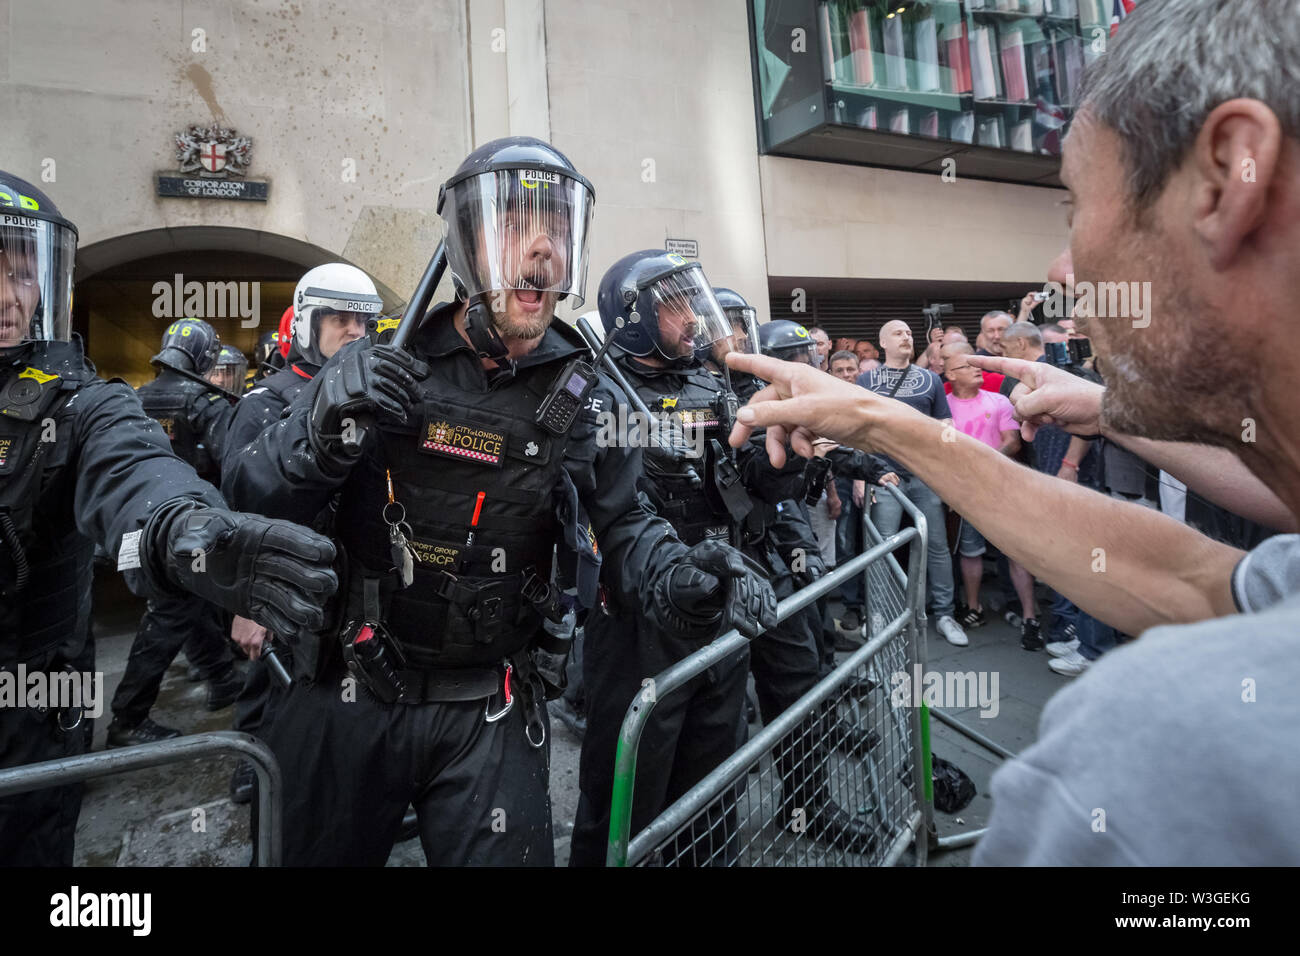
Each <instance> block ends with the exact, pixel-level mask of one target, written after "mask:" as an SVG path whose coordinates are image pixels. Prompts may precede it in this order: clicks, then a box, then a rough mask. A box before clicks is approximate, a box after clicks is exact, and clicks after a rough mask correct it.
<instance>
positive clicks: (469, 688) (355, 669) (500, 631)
mask: <svg viewBox="0 0 1300 956" xmlns="http://www.w3.org/2000/svg"><path fill="white" fill-rule="evenodd" d="M431 591H432V594H433V595H434V596H436V597H438V598H440V599H441V600H442V601H444V602H445V607H446V617H445V619H444V621H443V622H442V623H441V625H440V626H438V625H436V624H435V622H430V625H431V626H430V631H432V632H434V633H435V634H436V635H437V636H438V637H440V638H442V639H443V640H441V641H437V640H435V641H431V642H430V645H431V646H419V645H415V644H412V643H411V642H410V641H406V642H403V641H400V640H398V639H397V638H396V637H394V636H393V635H392V633H391V630H390V628H389V627H388V626H387V625H386V624H385V621H387V620H388V613H387V604H388V602H387V601H384V600H383V599H382V597H381V578H379V577H375V576H371V575H366V576H363V577H362V579H361V606H360V608H356V607H355V602H354V601H350V602H349V604H350V605H352V606H351V607H349V611H350V612H351V613H350V614H349V618H348V619H349V623H348V624H347V625H346V626H345V627H344V628H343V630H342V631H341V632H340V634H339V640H340V646H341V648H342V652H343V660H344V663H345V664H346V665H347V667H348V670H349V671H350V672H351V673H352V674H353V676H354V677H356V679H357V680H358V681H359V682H360V683H361V684H362V685H363V686H365V687H367V688H368V689H369V690H370V691H371V693H373V694H374V695H375V696H376V697H377V698H379V699H380V700H382V701H384V702H386V703H394V702H400V703H430V702H435V701H465V700H477V699H479V698H483V697H488V696H491V695H493V694H495V693H496V692H497V690H498V687H499V685H500V682H501V677H500V666H499V664H498V662H500V661H502V660H505V661H508V662H511V665H512V667H513V669H514V671H515V672H516V673H519V674H530V675H533V676H535V677H537V680H538V681H539V689H538V691H537V696H538V699H539V700H543V699H549V698H551V697H554V696H558V695H559V693H560V692H561V691H562V688H559V689H557V688H555V687H554V686H553V685H551V684H550V682H549V681H543V680H542V679H541V678H540V675H536V672H535V668H534V667H533V666H532V664H531V659H530V658H529V653H528V652H529V650H530V649H531V648H534V647H537V648H541V649H543V650H545V651H547V652H549V653H552V654H558V655H567V653H568V650H569V647H570V646H571V644H572V638H571V636H569V637H563V638H562V637H559V636H557V635H553V634H551V633H550V632H548V631H547V630H546V629H545V628H544V627H543V626H542V620H543V619H547V620H551V621H554V622H557V623H559V622H562V621H563V620H564V618H565V614H566V610H567V609H566V608H565V606H564V604H563V602H562V601H561V599H560V595H559V592H558V591H557V590H556V589H555V588H554V587H553V586H552V585H551V584H550V583H549V582H548V581H545V580H543V579H542V577H541V576H540V575H539V574H538V573H537V571H536V569H535V568H532V567H529V568H526V569H525V570H524V571H522V572H519V573H516V574H513V575H505V576H502V577H498V578H492V579H488V580H486V581H484V580H483V579H478V580H476V581H474V582H473V583H470V582H467V581H464V580H462V579H461V578H459V577H457V576H456V575H454V574H451V573H450V572H446V571H444V572H440V573H439V576H438V579H437V581H436V583H434V584H433V585H432V588H431ZM353 593H354V594H355V589H353ZM388 597H390V598H391V592H390V593H389V595H388ZM358 611H359V613H357V612H358ZM452 625H455V627H453V626H452ZM453 630H456V631H457V632H458V633H461V634H462V636H464V635H465V634H468V635H469V636H470V637H471V638H472V642H473V643H472V644H471V645H466V644H464V643H461V644H456V645H451V646H448V644H449V643H450V638H449V635H450V634H451V632H452V631H453ZM435 643H436V644H440V645H441V646H437V647H435V646H432V645H433V644H435ZM507 696H509V695H508V694H507ZM502 716H504V715H502ZM498 719H499V718H498ZM530 739H531V738H530Z"/></svg>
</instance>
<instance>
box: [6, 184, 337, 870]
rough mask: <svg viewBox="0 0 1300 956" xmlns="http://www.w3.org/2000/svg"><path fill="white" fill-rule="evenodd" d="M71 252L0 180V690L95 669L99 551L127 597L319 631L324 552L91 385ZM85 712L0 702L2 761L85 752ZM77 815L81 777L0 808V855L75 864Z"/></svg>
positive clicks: (33, 204)
mask: <svg viewBox="0 0 1300 956" xmlns="http://www.w3.org/2000/svg"><path fill="white" fill-rule="evenodd" d="M76 250H77V231H76V228H75V227H74V226H73V225H72V223H70V222H68V221H67V220H66V219H64V218H63V217H62V216H61V215H60V214H59V211H58V209H57V208H56V207H55V206H54V204H53V203H52V202H50V200H49V198H48V197H46V196H45V195H44V194H43V193H42V192H41V191H40V190H38V189H36V188H35V187H34V186H32V185H31V184H30V183H27V182H24V181H22V180H20V179H17V178H16V177H13V176H11V175H9V174H8V173H0V672H3V673H0V681H6V682H8V681H10V680H11V679H12V678H14V677H15V676H16V675H17V674H19V673H22V672H24V671H25V673H26V675H27V677H28V678H29V679H30V678H31V677H32V676H33V675H36V674H40V675H43V676H44V678H45V680H46V681H50V680H51V679H52V678H53V677H54V676H55V675H56V674H59V673H62V672H64V671H65V670H67V669H68V664H69V662H72V661H77V662H78V663H79V664H81V662H83V661H85V662H86V663H84V664H81V666H83V667H86V668H88V669H93V666H94V665H93V662H92V661H93V650H92V649H90V648H89V647H87V646H86V640H87V636H88V634H89V628H90V586H91V559H92V556H93V554H94V549H95V547H96V546H99V547H101V548H102V549H103V550H104V551H105V552H107V553H108V554H111V555H114V556H115V557H116V559H117V567H118V570H120V571H122V572H123V573H124V576H125V578H126V581H127V584H128V585H129V586H130V587H131V589H132V590H133V591H135V592H136V593H137V594H141V595H145V596H148V597H159V596H163V595H178V594H185V593H188V594H190V595H193V596H194V597H195V598H197V599H201V600H205V601H210V602H212V603H213V604H216V605H218V606H220V607H223V608H225V609H227V610H230V611H234V612H237V613H241V614H248V615H249V616H251V617H253V618H254V619H256V620H260V621H262V622H263V623H264V624H267V625H269V626H271V627H274V628H275V629H276V630H277V631H279V630H281V629H283V631H284V632H285V633H294V632H296V631H297V630H298V628H300V627H303V628H313V627H318V626H319V625H320V622H321V620H322V617H323V615H322V613H321V611H320V606H321V604H322V603H323V602H324V600H325V599H326V598H327V597H328V596H329V595H330V594H332V593H333V591H334V589H335V587H336V584H337V579H336V578H335V576H334V573H333V571H332V570H330V563H331V561H332V560H333V557H334V549H333V546H332V545H331V544H330V542H329V541H328V540H326V539H324V538H321V537H320V536H318V535H315V534H313V533H311V532H309V531H307V530H306V529H304V528H299V527H297V526H295V525H291V524H289V523H287V522H283V521H270V520H267V519H265V518H261V517H259V516H257V515H242V514H236V513H234V512H231V511H229V510H227V508H226V506H225V503H224V502H223V501H222V500H221V496H220V495H219V494H218V493H217V490H216V489H215V488H213V487H212V486H211V485H209V484H207V483H206V482H204V481H202V480H201V479H200V478H199V477H198V476H197V475H196V474H195V473H194V469H193V468H192V467H190V466H189V465H188V464H186V463H185V462H183V461H181V460H180V459H179V458H177V457H176V456H175V455H174V454H172V449H171V442H170V441H169V439H168V438H167V435H166V434H165V433H164V432H163V430H162V428H160V427H159V425H158V423H157V422H156V421H154V420H153V419H151V418H150V417H149V416H148V415H146V414H145V411H144V409H143V408H142V407H141V405H140V400H139V398H138V397H137V396H136V394H135V392H134V391H132V390H131V389H130V388H129V387H128V386H126V385H124V384H122V383H120V382H105V381H103V380H102V379H100V378H98V377H97V376H96V375H95V369H94V366H93V365H91V364H90V362H89V361H88V360H87V359H86V357H85V355H84V353H83V351H82V348H81V342H80V340H79V339H75V338H73V336H72V334H71V312H70V305H71V299H72V270H73V262H74V260H75V257H76ZM196 556H201V559H202V560H199V559H198V557H196ZM20 669H21V670H20ZM87 676H88V675H87ZM83 719H84V717H83V715H82V714H81V713H80V711H79V710H78V709H77V708H76V707H74V706H70V705H67V704H66V702H63V703H60V704H58V705H57V706H49V707H43V706H41V707H38V706H17V707H3V708H0V767H6V768H7V767H15V766H19V765H21V764H27V763H34V762H37V761H42V760H52V759H55V758H59V757H65V756H73V755H75V754H78V753H81V752H82V751H83V749H84V748H85V745H86V739H87V735H86V734H85V733H84V728H82V727H79V726H78V724H79V723H80V721H81V720H83ZM80 807H81V786H80V785H72V786H66V787H52V788H46V789H44V790H37V791H32V792H29V793H23V794H17V795H14V796H9V797H3V798H0V861H3V862H4V863H6V864H10V865H18V866H23V865H26V866H37V865H45V866H52V865H60V866H71V865H72V850H73V835H74V833H75V830H76V822H77V814H78V812H79V810H80Z"/></svg>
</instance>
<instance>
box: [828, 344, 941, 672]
mask: <svg viewBox="0 0 1300 956" xmlns="http://www.w3.org/2000/svg"><path fill="white" fill-rule="evenodd" d="M880 347H881V349H882V350H883V351H884V353H885V364H884V365H882V366H881V367H880V368H876V369H872V370H870V371H867V372H863V373H862V374H861V375H859V376H858V379H857V381H858V384H859V385H861V386H862V387H864V388H866V389H868V390H869V391H872V392H875V393H876V394H877V395H884V396H886V397H888V398H893V399H895V400H897V401H900V402H903V403H905V404H907V405H910V406H912V407H913V408H915V409H917V410H918V411H920V412H923V413H925V414H926V415H929V416H930V417H931V418H937V419H939V420H940V421H942V422H944V423H945V424H951V423H952V413H951V412H950V411H949V410H948V399H947V397H946V396H945V395H944V390H943V382H942V381H941V380H940V379H939V376H938V375H935V374H934V373H933V372H930V371H927V370H926V369H923V368H919V367H917V366H915V365H913V364H912V354H913V351H912V350H913V347H914V346H913V342H912V330H911V329H910V328H909V327H908V325H907V323H906V322H904V321H903V320H902V319H894V320H893V321H892V322H886V323H885V324H884V326H883V327H882V328H881V330H880ZM882 457H883V456H882ZM886 465H887V466H888V468H889V470H890V471H892V472H894V473H895V474H896V475H898V478H899V482H898V490H899V491H901V492H902V493H903V494H904V495H905V496H906V497H907V499H908V500H909V501H911V502H912V504H914V505H916V506H917V507H918V508H919V509H921V513H922V514H924V515H925V520H926V526H927V535H928V539H929V540H928V545H927V548H926V559H927V564H928V571H927V581H928V583H929V588H930V605H931V611H932V613H933V616H934V621H935V629H936V630H937V631H938V632H939V633H940V634H941V635H942V636H943V638H944V640H946V641H947V642H948V643H949V644H954V645H956V646H957V647H964V646H965V645H966V643H967V640H966V632H965V631H963V630H962V628H961V625H960V624H958V623H957V619H956V618H955V617H954V616H953V612H954V611H955V610H956V604H955V595H954V592H953V579H952V559H951V552H950V551H949V550H948V532H947V528H946V524H945V521H944V516H943V503H942V502H941V501H940V500H939V496H938V495H936V494H935V493H934V492H933V491H931V490H930V488H929V487H928V486H927V485H926V484H925V482H923V481H921V479H920V478H917V477H916V476H915V475H913V474H912V473H911V472H909V471H908V470H907V469H905V468H903V467H902V466H901V465H899V464H898V463H897V462H896V461H893V460H892V459H887V460H886ZM860 494H861V495H862V496H863V497H865V490H861V491H860V489H859V488H857V487H856V486H855V487H854V489H853V496H854V499H855V500H858V498H859V495H860ZM902 520H903V506H902V505H901V504H900V503H899V502H898V500H897V499H896V498H895V497H894V496H893V495H892V494H889V493H887V492H886V493H884V494H881V495H878V496H877V500H876V503H875V504H873V505H872V506H871V521H872V523H873V524H875V526H876V527H877V528H878V529H879V530H880V533H881V534H883V535H885V536H886V537H888V536H889V535H891V534H893V533H894V532H895V531H897V530H898V528H899V525H900V524H902ZM845 603H846V604H847V603H848V601H847V599H846V601H845Z"/></svg>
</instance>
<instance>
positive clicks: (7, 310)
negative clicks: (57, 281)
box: [0, 246, 41, 348]
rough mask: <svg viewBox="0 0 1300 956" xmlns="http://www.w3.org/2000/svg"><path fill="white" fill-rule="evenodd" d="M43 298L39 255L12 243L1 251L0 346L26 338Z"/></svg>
mask: <svg viewBox="0 0 1300 956" xmlns="http://www.w3.org/2000/svg"><path fill="white" fill-rule="evenodd" d="M40 299H41V286H40V283H39V282H38V281H37V276H36V256H35V255H33V254H32V253H31V252H30V251H28V250H24V249H21V248H16V247H13V246H10V247H8V248H5V249H3V250H0V348H8V347H9V346H12V345H17V344H18V343H19V342H21V341H22V340H23V339H24V338H26V336H27V331H28V329H29V328H30V327H31V322H32V316H34V315H35V314H36V305H37V303H38V302H40Z"/></svg>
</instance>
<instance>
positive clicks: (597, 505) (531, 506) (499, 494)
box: [228, 137, 772, 865]
mask: <svg viewBox="0 0 1300 956" xmlns="http://www.w3.org/2000/svg"><path fill="white" fill-rule="evenodd" d="M593 199H594V197H593V193H592V189H591V185H590V183H588V182H587V180H586V179H585V178H584V177H583V176H582V175H581V174H580V173H579V172H578V171H577V170H576V169H575V168H574V167H573V165H572V164H571V163H570V162H569V160H568V159H567V158H565V157H564V156H563V155H562V154H561V153H560V152H558V151H557V150H555V149H554V148H553V147H551V146H549V145H548V144H546V143H543V142H541V141H539V140H536V139H531V138H525V137H512V138H508V139H502V140H496V141H493V142H490V143H487V144H485V145H483V146H481V147H479V148H478V149H476V150H475V151H474V152H473V153H471V154H470V155H469V156H468V157H467V158H466V160H465V161H464V162H463V163H462V164H461V166H460V167H459V168H458V169H457V170H456V172H455V173H454V174H453V175H452V177H451V178H450V179H449V180H447V182H446V183H445V184H444V186H443V188H442V190H441V192H440V194H439V203H438V211H439V212H440V213H441V215H442V217H443V219H444V220H445V221H446V223H447V236H446V248H447V259H448V264H449V267H450V269H451V271H452V273H453V277H454V279H455V281H456V285H457V289H458V299H457V301H455V302H452V303H448V304H443V305H440V306H438V307H436V308H435V309H433V311H432V312H431V313H430V314H429V315H428V316H426V317H425V319H424V322H423V325H422V327H421V328H420V329H419V330H418V331H417V332H416V333H415V335H414V337H413V338H412V340H411V343H410V352H409V353H408V352H404V351H398V350H395V349H393V348H391V347H388V346H383V345H369V344H366V343H355V344H352V345H348V346H346V347H344V348H343V349H341V350H340V351H339V352H338V354H337V355H335V356H334V358H333V359H331V360H330V361H329V362H328V363H327V364H326V365H325V367H324V368H323V369H322V371H321V373H320V374H319V375H317V376H316V378H315V379H313V380H312V382H311V383H310V384H309V385H308V386H307V387H306V388H305V389H303V391H302V393H301V394H300V395H299V396H298V398H297V399H296V400H295V402H294V404H293V406H292V407H291V409H290V411H289V415H288V417H287V418H285V419H284V420H283V421H282V422H281V423H280V424H279V425H277V426H276V427H275V428H272V429H268V430H267V431H264V432H263V433H262V434H261V436H260V437H259V439H258V441H257V442H256V443H255V444H254V448H253V450H254V451H255V452H256V453H250V454H248V455H244V456H241V458H240V461H239V463H238V465H237V467H236V469H235V470H234V471H233V472H232V474H231V475H230V479H231V480H230V482H229V483H228V490H229V493H230V494H231V496H232V500H235V501H239V502H240V503H241V504H242V505H243V506H246V507H251V508H255V509H257V510H265V511H266V512H268V513H272V512H276V513H280V514H284V515H288V514H295V515H297V516H298V517H299V518H301V519H303V520H310V519H311V517H312V516H313V515H314V514H315V513H316V512H318V511H319V510H320V508H321V507H322V506H323V505H324V503H325V502H326V501H327V500H328V498H329V497H330V495H331V494H333V493H334V492H335V491H336V490H338V491H339V497H338V515H337V520H336V524H335V529H336V530H335V535H336V539H337V541H338V543H339V544H340V546H341V550H342V552H343V553H344V554H345V555H346V559H347V579H348V580H347V585H346V589H345V596H344V600H343V602H342V603H343V605H344V606H343V608H342V609H341V610H342V613H341V614H340V616H339V619H338V621H337V623H336V625H335V626H334V627H332V628H331V629H329V630H327V631H326V632H325V633H324V634H323V635H322V638H321V640H320V641H319V642H318V643H317V644H316V645H315V646H310V645H307V644H306V643H304V642H300V643H299V645H298V646H297V647H295V649H294V665H295V670H296V671H297V672H298V673H299V674H300V675H301V676H302V677H303V679H301V680H295V682H294V686H293V687H292V688H291V689H290V691H289V693H288V695H287V697H286V699H285V700H284V702H283V703H282V705H281V707H280V710H279V712H278V713H277V715H276V719H275V722H274V724H273V725H272V726H271V728H270V731H269V735H268V742H269V743H270V745H271V747H272V749H273V750H274V751H275V753H276V756H277V757H278V758H279V760H280V764H281V767H282V768H283V770H284V777H285V786H286V797H285V799H286V804H285V860H286V862H288V863H290V864H298V865H301V864H329V863H354V864H370V865H382V864H383V863H384V861H385V860H386V859H387V857H388V854H389V852H390V850H391V848H392V844H393V839H394V836H395V835H396V833H397V831H398V828H399V826H400V824H401V819H402V815H403V812H404V811H405V810H406V808H407V806H408V805H409V804H411V803H413V804H414V805H415V808H416V811H417V813H418V816H419V825H420V839H421V843H422V844H423V847H424V852H425V855H426V857H427V858H428V860H429V862H430V863H431V864H443V865H446V864H463V863H472V864H512V865H523V864H528V865H549V864H550V863H552V861H553V842H552V832H551V814H550V801H549V797H548V782H549V781H548V776H549V752H548V745H547V717H546V709H545V707H544V704H543V697H544V696H549V694H553V693H555V691H554V690H553V689H552V690H550V691H549V693H548V692H547V691H546V689H544V688H543V686H541V681H540V679H539V677H538V675H537V674H536V673H535V671H534V670H533V667H532V661H531V657H530V654H529V651H530V649H531V648H533V647H535V646H536V645H537V643H538V641H539V640H540V639H541V636H542V635H543V634H544V633H545V630H544V628H543V626H542V621H543V619H552V620H557V619H562V617H563V614H564V608H563V605H562V603H561V602H560V601H559V600H558V598H557V589H558V588H562V587H569V586H574V587H576V588H577V589H578V591H579V594H580V595H581V596H582V598H583V599H584V600H585V602H586V603H587V604H589V605H591V604H594V603H595V601H596V599H597V578H596V575H595V574H594V569H595V566H596V562H597V560H598V559H599V558H603V559H604V562H603V565H601V570H600V575H599V583H600V584H601V585H602V588H601V592H602V595H603V598H604V600H605V601H607V602H611V603H613V604H615V605H617V606H618V607H620V608H629V609H630V608H635V609H637V612H638V613H640V614H642V615H644V616H646V617H648V618H650V619H652V620H654V621H655V622H656V624H657V626H658V627H660V628H661V629H662V630H664V631H667V632H672V631H677V632H680V633H682V634H688V633H689V634H696V635H699V636H700V638H701V639H703V638H705V637H706V636H707V635H711V634H714V633H717V632H718V631H719V630H720V629H725V628H727V627H731V626H741V627H743V628H745V629H746V630H747V631H748V632H749V633H756V632H757V631H758V630H759V629H760V628H761V626H762V625H763V624H764V623H767V619H768V618H769V617H770V610H771V606H772V605H771V600H770V598H771V595H770V592H767V597H768V602H767V603H763V602H762V601H761V600H759V598H761V597H762V595H763V587H762V582H761V581H756V580H755V579H754V578H753V576H752V575H751V573H750V572H749V571H748V570H747V569H746V568H745V567H744V565H743V564H741V563H740V561H739V558H738V556H737V555H735V553H734V552H730V553H725V554H724V553H718V552H716V551H713V550H709V549H688V548H687V547H686V546H685V545H684V544H682V543H681V542H680V541H678V540H677V538H676V537H674V535H673V532H672V528H671V527H670V526H669V525H668V524H667V523H666V522H664V521H662V520H660V519H657V518H655V517H653V516H651V515H650V514H649V513H647V512H646V511H645V510H644V509H643V508H642V507H641V506H640V504H639V503H638V501H637V496H636V487H635V477H636V475H637V474H639V473H640V471H641V464H640V453H639V451H638V450H636V449H631V448H627V447H609V448H607V447H600V446H599V445H598V444H597V441H596V437H597V433H596V428H595V421H596V415H597V413H598V412H599V411H600V410H602V409H609V408H611V407H614V406H615V404H616V403H617V402H620V401H622V398H621V396H620V395H618V393H617V391H616V389H615V387H614V386H613V385H612V383H610V382H609V381H608V380H607V379H605V378H604V377H603V376H598V375H596V374H595V373H594V372H593V371H592V370H591V368H590V366H586V365H585V363H575V362H574V360H575V359H578V358H580V357H583V356H584V355H585V353H586V349H585V347H584V343H583V342H582V340H581V338H580V337H579V336H578V335H577V334H576V332H574V331H573V330H572V329H571V328H570V327H569V326H567V325H566V324H564V323H563V322H553V318H554V314H555V308H556V305H557V303H558V302H559V301H560V300H561V299H563V298H568V297H572V298H573V299H574V300H578V301H580V300H581V296H582V292H583V285H584V280H585V276H586V268H587V231H588V227H589V225H590V222H591V211H592V203H593ZM593 541H598V542H599V548H598V550H597V548H596V547H593ZM557 544H559V545H560V561H559V566H558V567H555V566H554V562H553V554H554V552H555V547H556V545H557ZM733 559H734V560H733ZM737 598H748V599H749V600H737ZM623 613H627V612H626V611H624V612H623ZM760 618H762V619H761V620H760ZM345 667H346V669H345ZM345 674H347V675H349V676H350V677H352V680H351V681H347V680H343V678H344V675H345ZM358 684H359V685H360V686H359V687H358V686H357V685H358Z"/></svg>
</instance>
